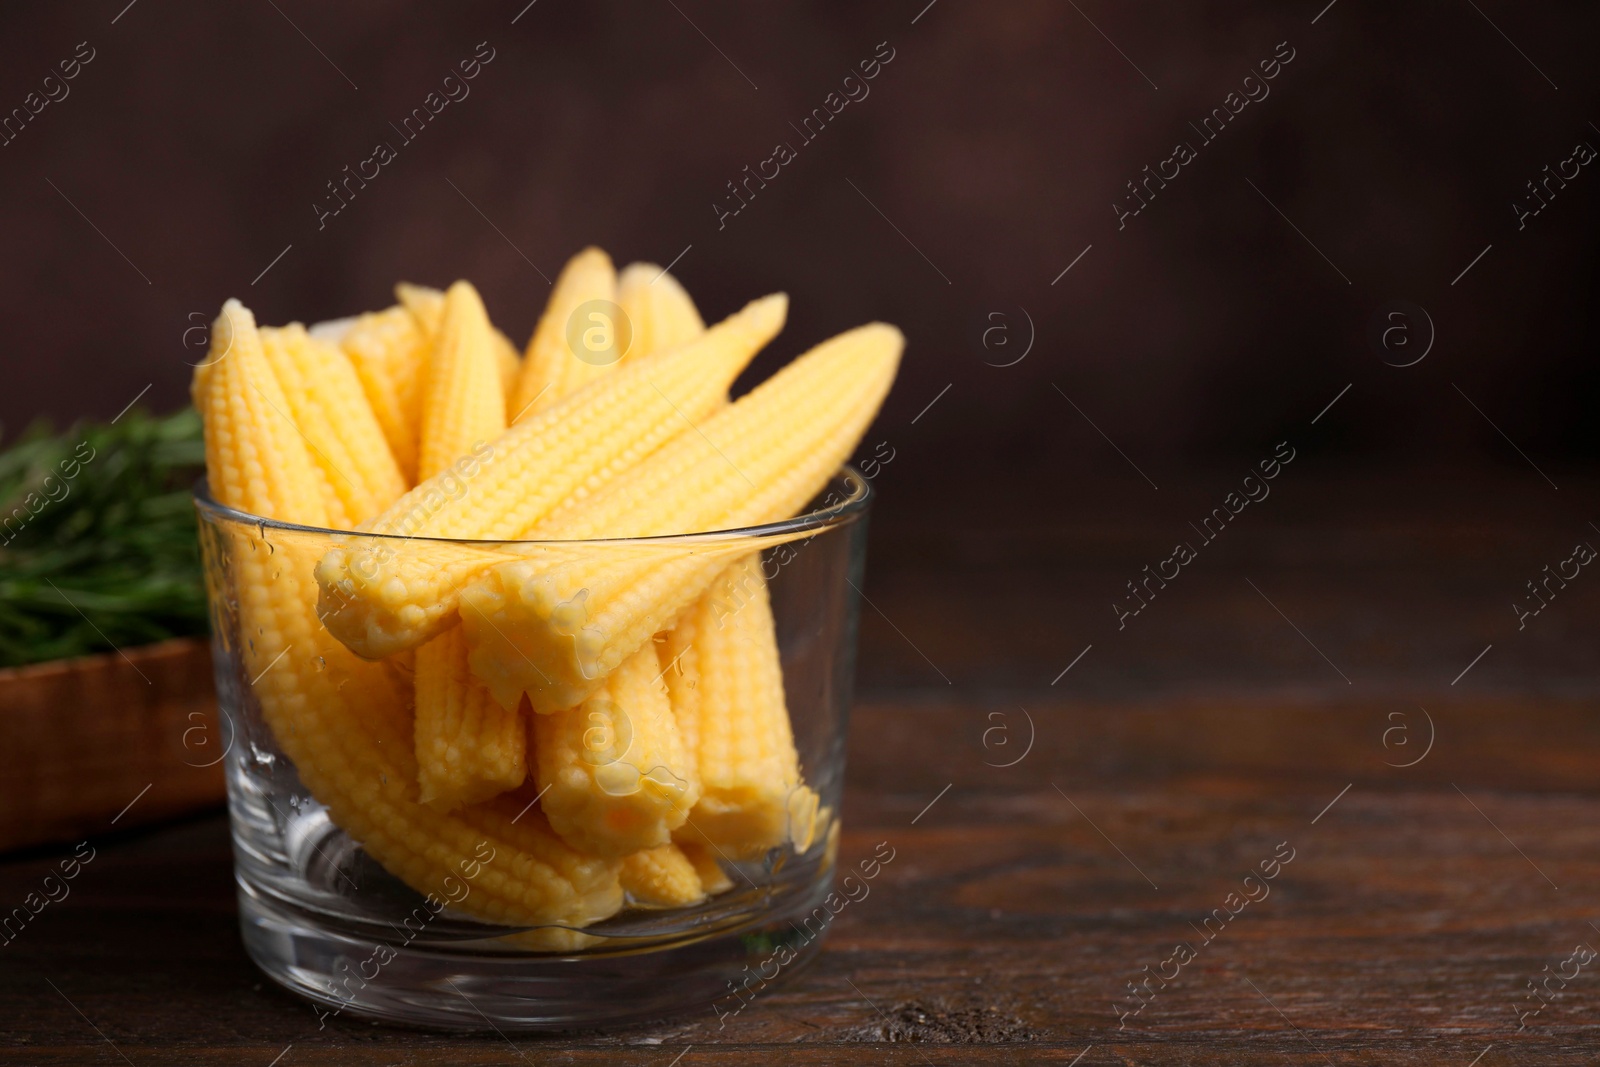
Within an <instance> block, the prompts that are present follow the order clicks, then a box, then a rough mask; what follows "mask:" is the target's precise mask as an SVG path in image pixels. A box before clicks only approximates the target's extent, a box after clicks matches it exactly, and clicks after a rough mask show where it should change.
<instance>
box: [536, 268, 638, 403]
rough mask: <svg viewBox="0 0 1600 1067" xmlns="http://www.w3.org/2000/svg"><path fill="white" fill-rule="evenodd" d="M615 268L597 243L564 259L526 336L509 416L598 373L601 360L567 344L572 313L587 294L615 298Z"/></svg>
mask: <svg viewBox="0 0 1600 1067" xmlns="http://www.w3.org/2000/svg"><path fill="white" fill-rule="evenodd" d="M616 296H617V272H616V268H614V267H613V266H612V265H611V257H610V256H608V255H606V254H605V253H604V252H602V251H600V249H598V248H592V247H591V248H585V249H584V250H583V251H582V252H579V253H578V254H577V255H575V256H573V257H572V258H571V259H570V260H568V261H567V265H566V266H565V267H563V268H562V269H561V274H560V275H559V276H557V278H556V281H555V286H554V288H552V289H551V291H550V300H549V302H548V303H547V304H545V309H544V314H543V315H541V316H540V317H539V325H538V326H536V327H534V331H533V336H532V337H531V338H529V339H528V351H527V358H525V359H524V360H523V361H522V375H521V377H520V378H518V379H517V390H516V394H515V395H514V396H513V397H512V400H511V415H512V421H513V422H521V421H523V420H524V419H528V418H531V417H532V416H534V415H536V414H538V413H539V412H541V411H543V410H545V409H546V408H548V407H550V406H551V405H552V404H554V403H556V402H557V401H558V398H560V397H563V396H566V395H567V394H569V393H571V392H573V391H574V390H575V389H577V388H579V387H581V386H582V385H584V384H586V383H587V382H590V381H592V380H593V379H595V378H596V377H598V376H599V375H600V374H601V373H603V372H604V370H605V365H604V364H600V365H596V364H593V363H587V362H585V361H584V360H581V359H579V358H578V357H577V356H575V355H573V352H572V349H571V347H570V346H569V345H568V344H567V325H568V320H569V319H571V317H572V313H573V312H574V311H575V310H577V308H578V307H579V306H580V305H582V304H585V303H587V302H589V301H590V300H612V301H614V300H616Z"/></svg>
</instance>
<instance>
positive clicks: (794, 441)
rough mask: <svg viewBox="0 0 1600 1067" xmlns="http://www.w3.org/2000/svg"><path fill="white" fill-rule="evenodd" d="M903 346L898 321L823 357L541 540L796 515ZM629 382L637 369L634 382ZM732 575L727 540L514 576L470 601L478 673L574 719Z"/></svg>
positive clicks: (610, 554) (468, 593)
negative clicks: (620, 669) (655, 638)
mask: <svg viewBox="0 0 1600 1067" xmlns="http://www.w3.org/2000/svg"><path fill="white" fill-rule="evenodd" d="M713 332H715V331H713ZM708 336H709V335H708ZM903 345H904V339H903V338H902V337H901V334H900V331H899V330H896V329H895V328H894V327H892V326H885V325H883V324H873V325H869V326H863V327H860V328H858V329H855V330H851V331H849V332H847V333H844V334H841V335H839V336H838V337H835V338H833V339H832V340H829V341H826V342H824V343H822V344H821V345H818V346H817V347H816V348H814V349H812V350H811V351H810V352H808V353H807V354H805V355H804V356H801V357H800V358H799V359H797V360H795V361H794V362H793V363H791V364H790V365H789V366H787V367H785V368H784V369H783V370H781V371H779V372H778V373H777V374H775V375H773V376H772V377H771V378H770V379H768V380H767V381H766V382H764V383H762V384H761V385H760V386H757V387H756V388H755V389H754V390H752V391H751V392H750V393H749V394H748V395H746V396H744V397H742V398H740V399H739V401H738V402H736V403H734V404H732V405H731V406H728V407H726V408H724V409H723V410H722V411H720V412H718V413H717V414H715V415H713V416H712V417H710V418H709V419H706V420H705V421H704V422H703V423H701V424H699V425H697V427H696V428H695V432H692V433H685V434H683V435H681V436H679V437H678V438H676V439H675V440H673V441H672V442H671V443H670V444H668V445H666V446H665V447H663V448H661V449H660V450H659V451H657V452H656V453H654V454H653V455H651V456H649V457H648V458H646V459H644V460H643V461H641V462H640V463H638V464H637V465H636V466H635V467H633V469H631V470H629V471H628V472H626V473H625V474H622V475H620V476H618V477H616V478H614V479H612V480H611V481H610V482H608V483H607V484H605V485H604V486H603V487H602V488H600V489H599V490H597V491H596V492H595V493H593V494H592V495H591V496H589V497H587V498H585V499H582V500H576V501H573V502H572V503H569V504H568V505H566V506H565V507H563V508H562V509H560V510H559V511H557V512H556V513H555V514H553V515H552V516H551V517H550V518H549V519H548V520H547V521H546V522H543V523H540V524H539V525H538V526H537V527H535V528H534V530H533V532H532V535H533V536H536V537H540V538H549V539H555V540H569V539H586V538H597V537H609V538H617V537H624V538H625V537H638V536H651V535H655V534H660V533H663V532H690V531H699V530H719V529H730V528H737V527H740V526H747V525H751V524H754V523H761V522H769V521H773V520H776V519H781V518H785V517H787V516H789V515H792V514H794V513H795V512H796V511H797V510H799V509H800V508H801V507H802V506H803V505H804V504H805V503H806V502H807V501H808V500H810V499H811V498H812V497H813V496H815V495H816V494H817V492H819V491H820V490H821V489H822V487H823V486H824V485H825V484H826V483H827V480H828V478H829V477H830V476H832V474H833V473H834V471H836V470H838V468H839V466H840V464H841V463H843V462H844V460H845V459H846V458H847V457H848V456H849V455H850V453H851V451H852V450H854V448H855V446H856V443H857V442H858V441H859V439H860V437H861V435H862V434H863V433H864V432H865V431H866V428H867V426H868V425H869V424H870V423H871V421H872V419H873V416H874V415H876V414H877V410H878V406H879V405H880V404H881V403H882V401H883V397H884V395H885V394H886V393H887V392H888V389H889V385H890V383H891V381H892V380H893V378H894V372H895V368H896V366H897V365H898V363H899V358H900V351H901V348H902V347H903ZM693 347H694V346H693V345H690V346H687V347H685V348H681V349H677V350H674V351H673V352H672V353H669V355H676V354H679V353H682V352H686V351H690V350H691V349H692V348H693ZM648 363H649V360H648V359H647V360H646V361H645V363H642V364H640V365H639V366H641V367H643V366H645V365H646V364H648ZM628 373H629V369H628V368H626V367H624V369H623V370H622V371H620V372H618V377H619V378H620V377H622V376H624V375H626V374H628ZM731 562H732V558H731V555H730V552H729V551H726V550H722V551H719V550H718V549H717V548H716V546H715V545H714V543H713V544H708V545H706V546H705V547H703V548H702V549H700V550H698V551H694V552H690V551H687V550H684V549H677V550H666V549H653V548H651V547H650V546H641V547H639V548H637V549H628V550H625V551H624V550H621V549H618V550H615V551H595V552H590V553H586V554H584V555H583V556H581V557H577V558H571V559H569V560H565V561H556V562H550V563H545V562H543V561H541V560H539V559H537V558H535V559H525V560H516V561H513V562H509V563H502V564H499V565H497V566H495V567H493V568H492V569H491V570H489V571H487V572H486V573H484V574H483V575H481V576H480V577H478V578H476V579H475V580H474V581H473V582H472V583H471V584H469V585H468V586H466V588H464V589H463V590H462V593H461V604H462V611H461V619H462V625H463V626H464V627H465V629H466V632H467V641H468V643H469V644H470V645H471V647H472V653H471V657H470V659H471V664H472V671H473V673H474V674H476V675H477V676H478V677H479V678H481V679H482V680H483V681H484V683H485V684H486V685H487V686H488V687H489V690H490V692H492V693H493V694H494V695H495V698H496V699H497V700H499V701H500V703H501V705H502V706H507V707H515V706H516V703H517V701H518V700H519V699H520V697H521V694H522V693H523V692H526V693H527V694H528V695H529V697H530V698H531V700H532V703H533V709H534V711H536V712H539V713H549V712H552V711H557V710H560V709H562V708H570V707H572V706H573V705H574V704H576V703H578V702H579V701H581V700H583V699H584V698H585V697H586V696H588V695H589V694H590V693H591V692H593V691H594V690H595V688H596V687H597V686H599V684H600V682H601V681H602V680H603V679H604V678H605V676H606V675H607V674H609V673H610V672H611V671H613V670H615V669H616V667H617V665H618V664H619V663H621V662H622V660H623V659H624V658H626V657H627V656H628V655H630V654H631V653H632V652H633V651H634V650H635V649H637V648H638V647H639V646H640V645H642V644H643V643H645V642H646V641H648V640H649V639H650V638H651V636H652V635H653V634H655V633H656V632H657V631H659V630H663V629H666V628H668V627H670V626H671V625H672V624H673V622H674V620H675V619H676V618H677V617H678V615H679V614H680V613H681V612H682V611H683V610H684V609H685V608H687V607H688V606H689V605H690V604H691V603H692V602H693V601H694V600H695V599H696V598H697V597H699V596H700V594H701V593H703V592H704V591H705V590H706V587H707V586H709V585H710V584H711V581H712V579H713V578H715V577H716V575H717V573H718V572H719V571H721V570H723V569H724V568H725V567H727V566H728V565H729V564H730V563H731Z"/></svg>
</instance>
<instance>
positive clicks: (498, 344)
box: [394, 282, 522, 480]
mask: <svg viewBox="0 0 1600 1067" xmlns="http://www.w3.org/2000/svg"><path fill="white" fill-rule="evenodd" d="M394 295H395V298H396V299H398V300H399V301H400V303H401V304H403V305H404V306H405V309H406V310H407V311H409V312H410V313H411V316H412V319H413V320H414V321H415V322H416V324H417V328H418V329H419V330H420V331H421V333H422V335H423V338H424V341H425V344H424V348H425V349H426V348H427V347H428V346H429V345H431V342H432V338H433V336H434V335H435V334H437V333H438V332H439V320H440V319H441V318H442V317H443V315H444V294H443V293H441V292H440V291H439V290H437V289H429V288H428V287H427V286H425V285H412V284H410V283H409V282H400V283H399V284H398V285H396V286H395V287H394ZM489 338H490V343H491V344H492V345H493V346H494V357H495V361H496V363H497V364H498V365H499V368H500V390H501V392H502V393H504V394H505V399H506V404H507V407H508V411H507V416H506V417H507V418H508V419H509V418H510V412H509V406H510V404H511V394H512V393H514V392H516V388H517V378H518V377H519V376H520V375H521V373H522V356H521V355H520V354H518V352H517V346H516V345H514V344H512V343H511V339H510V338H509V337H507V336H506V335H505V334H503V333H501V332H500V331H499V330H497V329H494V328H493V327H491V328H490V330H489ZM413 480H415V479H413Z"/></svg>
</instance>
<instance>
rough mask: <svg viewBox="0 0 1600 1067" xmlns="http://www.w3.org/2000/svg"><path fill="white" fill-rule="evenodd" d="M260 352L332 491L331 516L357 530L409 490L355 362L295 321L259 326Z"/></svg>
mask: <svg viewBox="0 0 1600 1067" xmlns="http://www.w3.org/2000/svg"><path fill="white" fill-rule="evenodd" d="M260 337H261V346H262V351H263V353H264V354H265V356H266V359H267V362H268V364H270V365H271V367H272V371H273V374H274V376H275V377H276V378H277V379H278V384H279V386H281V387H282V389H283V394H284V398H285V399H286V400H287V401H288V404H289V406H288V408H287V409H286V410H285V411H284V412H283V414H284V415H285V416H286V417H288V418H290V419H292V420H293V421H294V424H295V426H296V427H297V428H298V429H299V431H300V432H301V433H302V434H303V435H304V437H305V442H306V445H307V446H308V447H309V448H310V450H311V462H312V465H313V466H314V467H315V468H316V469H317V471H318V472H319V480H320V481H321V482H322V483H323V484H324V485H325V486H326V487H327V488H326V491H327V492H329V493H331V494H332V501H331V504H330V507H329V509H328V521H329V523H330V524H331V525H332V526H333V527H334V528H336V529H341V530H350V529H354V528H355V525H356V523H359V522H363V521H365V520H367V519H369V518H371V517H372V516H374V515H376V514H377V513H378V512H380V511H382V510H383V509H384V508H386V507H388V506H389V505H390V504H392V503H394V502H395V500H397V499H398V498H399V497H400V494H402V493H404V492H405V491H406V482H405V476H404V475H402V474H401V473H400V467H399V465H398V464H397V463H395V459H394V453H392V452H390V451H389V443H388V441H386V440H385V439H384V436H383V429H382V427H380V426H379V425H378V419H377V416H375V415H374V414H373V412H372V406H371V405H370V404H368V403H367V398H366V394H365V393H363V392H362V390H361V383H360V379H359V378H358V377H357V376H356V371H355V368H354V367H353V366H351V364H350V359H349V357H347V356H346V355H345V354H344V353H343V352H341V351H339V349H337V348H335V347H333V346H332V345H329V344H325V343H324V342H322V341H319V340H317V339H315V338H313V337H312V336H311V335H310V334H308V333H307V332H306V329H305V327H304V326H301V325H300V324H299V323H298V322H295V323H290V324H289V325H288V326H283V327H280V328H276V329H274V328H273V327H270V326H269V327H265V328H263V329H261V330H260Z"/></svg>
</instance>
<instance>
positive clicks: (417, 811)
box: [203, 301, 622, 925]
mask: <svg viewBox="0 0 1600 1067" xmlns="http://www.w3.org/2000/svg"><path fill="white" fill-rule="evenodd" d="M213 345H214V348H215V351H217V352H221V351H228V352H229V353H230V354H229V356H228V358H227V359H225V360H221V361H219V362H217V363H216V364H215V365H213V367H212V368H211V373H210V378H211V380H210V382H208V383H207V386H206V388H205V389H204V390H203V393H204V399H205V410H204V416H205V437H206V466H207V471H208V473H209V478H210V485H211V490H212V493H213V495H214V496H215V497H216V499H217V500H218V501H219V502H221V503H222V504H224V505H227V506H230V507H233V508H237V509H240V510H242V511H246V512H250V513H253V514H257V515H263V516H267V517H271V518H277V519H282V520H286V521H290V522H298V523H304V524H307V525H323V524H324V523H325V514H326V509H325V505H324V503H323V501H322V499H321V498H320V496H319V490H318V483H317V480H316V477H315V475H314V473H313V468H312V462H311V458H310V455H309V451H308V449H307V448H306V445H305V443H304V441H303V439H302V438H301V437H300V436H299V434H298V433H297V432H296V431H295V430H294V429H293V428H292V427H290V426H289V425H288V424H287V422H286V421H285V420H284V419H283V418H282V417H281V416H279V415H278V414H277V413H276V412H275V411H274V410H273V408H274V406H277V407H282V406H284V405H285V404H287V399H286V398H285V396H284V394H283V391H282V389H281V387H280V386H279V385H278V384H277V381H276V378H275V377H274V376H273V374H272V370H271V367H270V365H269V364H268V363H267V360H266V357H265V355H264V353H263V351H262V346H261V341H260V337H259V335H258V332H257V330H256V328H255V323H254V319H253V317H252V316H251V315H250V313H249V312H248V311H247V310H245V309H244V308H243V307H241V306H240V305H239V304H238V302H237V301H229V302H228V303H227V304H226V305H224V308H223V315H222V317H221V318H219V319H218V320H217V324H216V328H215V331H214V334H213ZM277 542H278V543H277V544H276V545H274V548H275V549H276V551H273V552H266V551H259V550H257V551H238V552H235V553H233V558H232V561H231V563H232V567H231V571H232V579H233V582H234V585H235V588H234V589H231V590H229V591H228V592H230V593H232V592H236V593H237V595H238V598H239V611H240V615H241V618H240V627H239V629H240V632H241V633H243V634H248V635H250V640H249V642H248V643H247V644H246V645H245V647H243V648H240V649H236V650H235V651H236V652H237V653H238V654H239V655H240V656H241V657H242V658H243V661H244V662H243V672H244V674H245V675H246V676H247V677H251V678H254V679H256V681H255V682H254V683H253V691H254V693H255V694H256V696H257V698H258V699H259V700H260V703H261V708H262V712H263V715H264V717H265V719H266V721H267V723H268V725H269V727H270V728H271V729H272V732H273V735H274V737H275V738H276V739H277V741H278V744H279V745H280V747H281V748H282V749H283V751H284V753H285V754H286V755H287V756H288V757H289V759H290V760H292V761H293V762H294V764H295V766H296V769H297V770H298V772H299V775H300V779H301V781H302V782H303V783H304V784H305V786H306V787H307V788H308V789H309V790H310V791H311V793H312V794H313V796H315V797H316V798H317V800H319V801H320V802H321V803H323V804H324V805H326V806H327V807H328V809H329V814H330V816H331V818H332V819H333V820H334V821H335V822H336V823H337V824H338V825H339V826H340V827H341V828H342V829H343V830H344V831H345V832H346V833H348V834H349V835H350V836H351V837H352V838H353V839H355V840H356V841H359V842H360V843H361V845H362V847H363V848H364V849H365V850H366V851H367V853H368V854H370V855H371V856H373V857H374V858H375V859H376V860H377V861H378V862H379V863H381V864H383V866H384V867H385V868H387V869H388V870H389V871H390V872H391V873H393V874H394V875H396V876H397V877H399V878H401V879H402V880H403V881H405V882H406V883H407V884H408V885H410V886H411V887H412V888H413V889H415V890H416V891H417V892H419V893H424V894H430V895H432V897H433V898H434V899H436V900H439V901H441V902H445V901H448V902H450V903H451V904H452V906H454V907H456V908H458V909H460V910H462V911H466V912H468V913H470V914H473V915H477V916H480V917H482V918H486V919H490V920H493V921H497V922H504V923H527V924H537V923H547V922H560V923H568V924H572V925H584V924H587V923H590V922H593V921H596V920H598V919H601V918H604V917H606V916H609V915H611V914H613V913H614V912H615V911H616V910H617V909H618V908H619V907H620V906H621V903H622V891H621V886H620V883H619V882H618V877H617V876H618V869H619V864H617V863H615V862H609V861H605V860H600V859H596V858H594V857H589V856H583V855H580V854H578V853H576V852H574V851H573V850H572V849H570V848H568V847H567V846H566V845H565V844H563V843H562V842H561V841H560V839H559V838H557V837H556V836H555V835H554V834H553V833H552V832H551V831H550V829H549V826H548V824H547V823H546V822H545V820H544V817H543V815H542V814H540V813H538V812H533V811H529V812H526V813H523V812H522V807H523V806H522V804H520V803H518V802H516V801H515V800H513V799H512V798H508V797H502V798H498V799H496V800H494V801H490V802H488V803H486V804H481V805H477V806H475V807H473V808H471V809H469V810H468V811H466V812H463V813H462V814H461V815H459V816H447V815H441V814H439V813H438V812H436V811H433V810H432V809H430V808H427V807H425V806H423V805H420V804H418V803H417V802H416V799H415V796H414V793H415V787H414V786H413V785H412V782H414V781H415V773H416V765H415V761H414V760H413V757H412V745H411V736H410V723H409V720H408V716H407V715H406V713H405V704H404V700H403V695H402V693H401V692H400V691H399V689H398V687H397V686H395V685H394V683H393V679H392V676H391V671H390V670H389V668H388V667H387V666H385V665H382V664H372V663H364V662H362V661H361V660H358V659H356V658H355V657H354V656H352V655H351V654H350V653H349V652H348V651H346V650H345V649H344V648H343V646H341V645H339V644H338V643H337V642H336V641H334V640H333V639H332V638H331V636H329V635H328V634H327V633H326V631H324V630H323V628H322V627H321V625H320V623H319V621H318V619H317V617H316V613H315V611H314V608H313V605H314V602H315V597H316V594H317V588H316V584H315V582H314V581H313V580H312V579H311V575H310V562H311V561H310V557H309V555H308V554H307V551H306V547H307V546H306V545H305V544H304V543H303V542H300V541H297V540H296V538H295V536H294V535H293V534H292V533H288V532H285V533H283V534H279V535H277ZM240 547H241V548H242V547H243V546H240ZM224 551H226V548H225V549H224ZM213 595H218V596H221V595H223V594H222V592H221V591H218V590H214V591H213ZM463 887H465V888H463ZM458 890H460V891H462V892H459V893H458Z"/></svg>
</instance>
